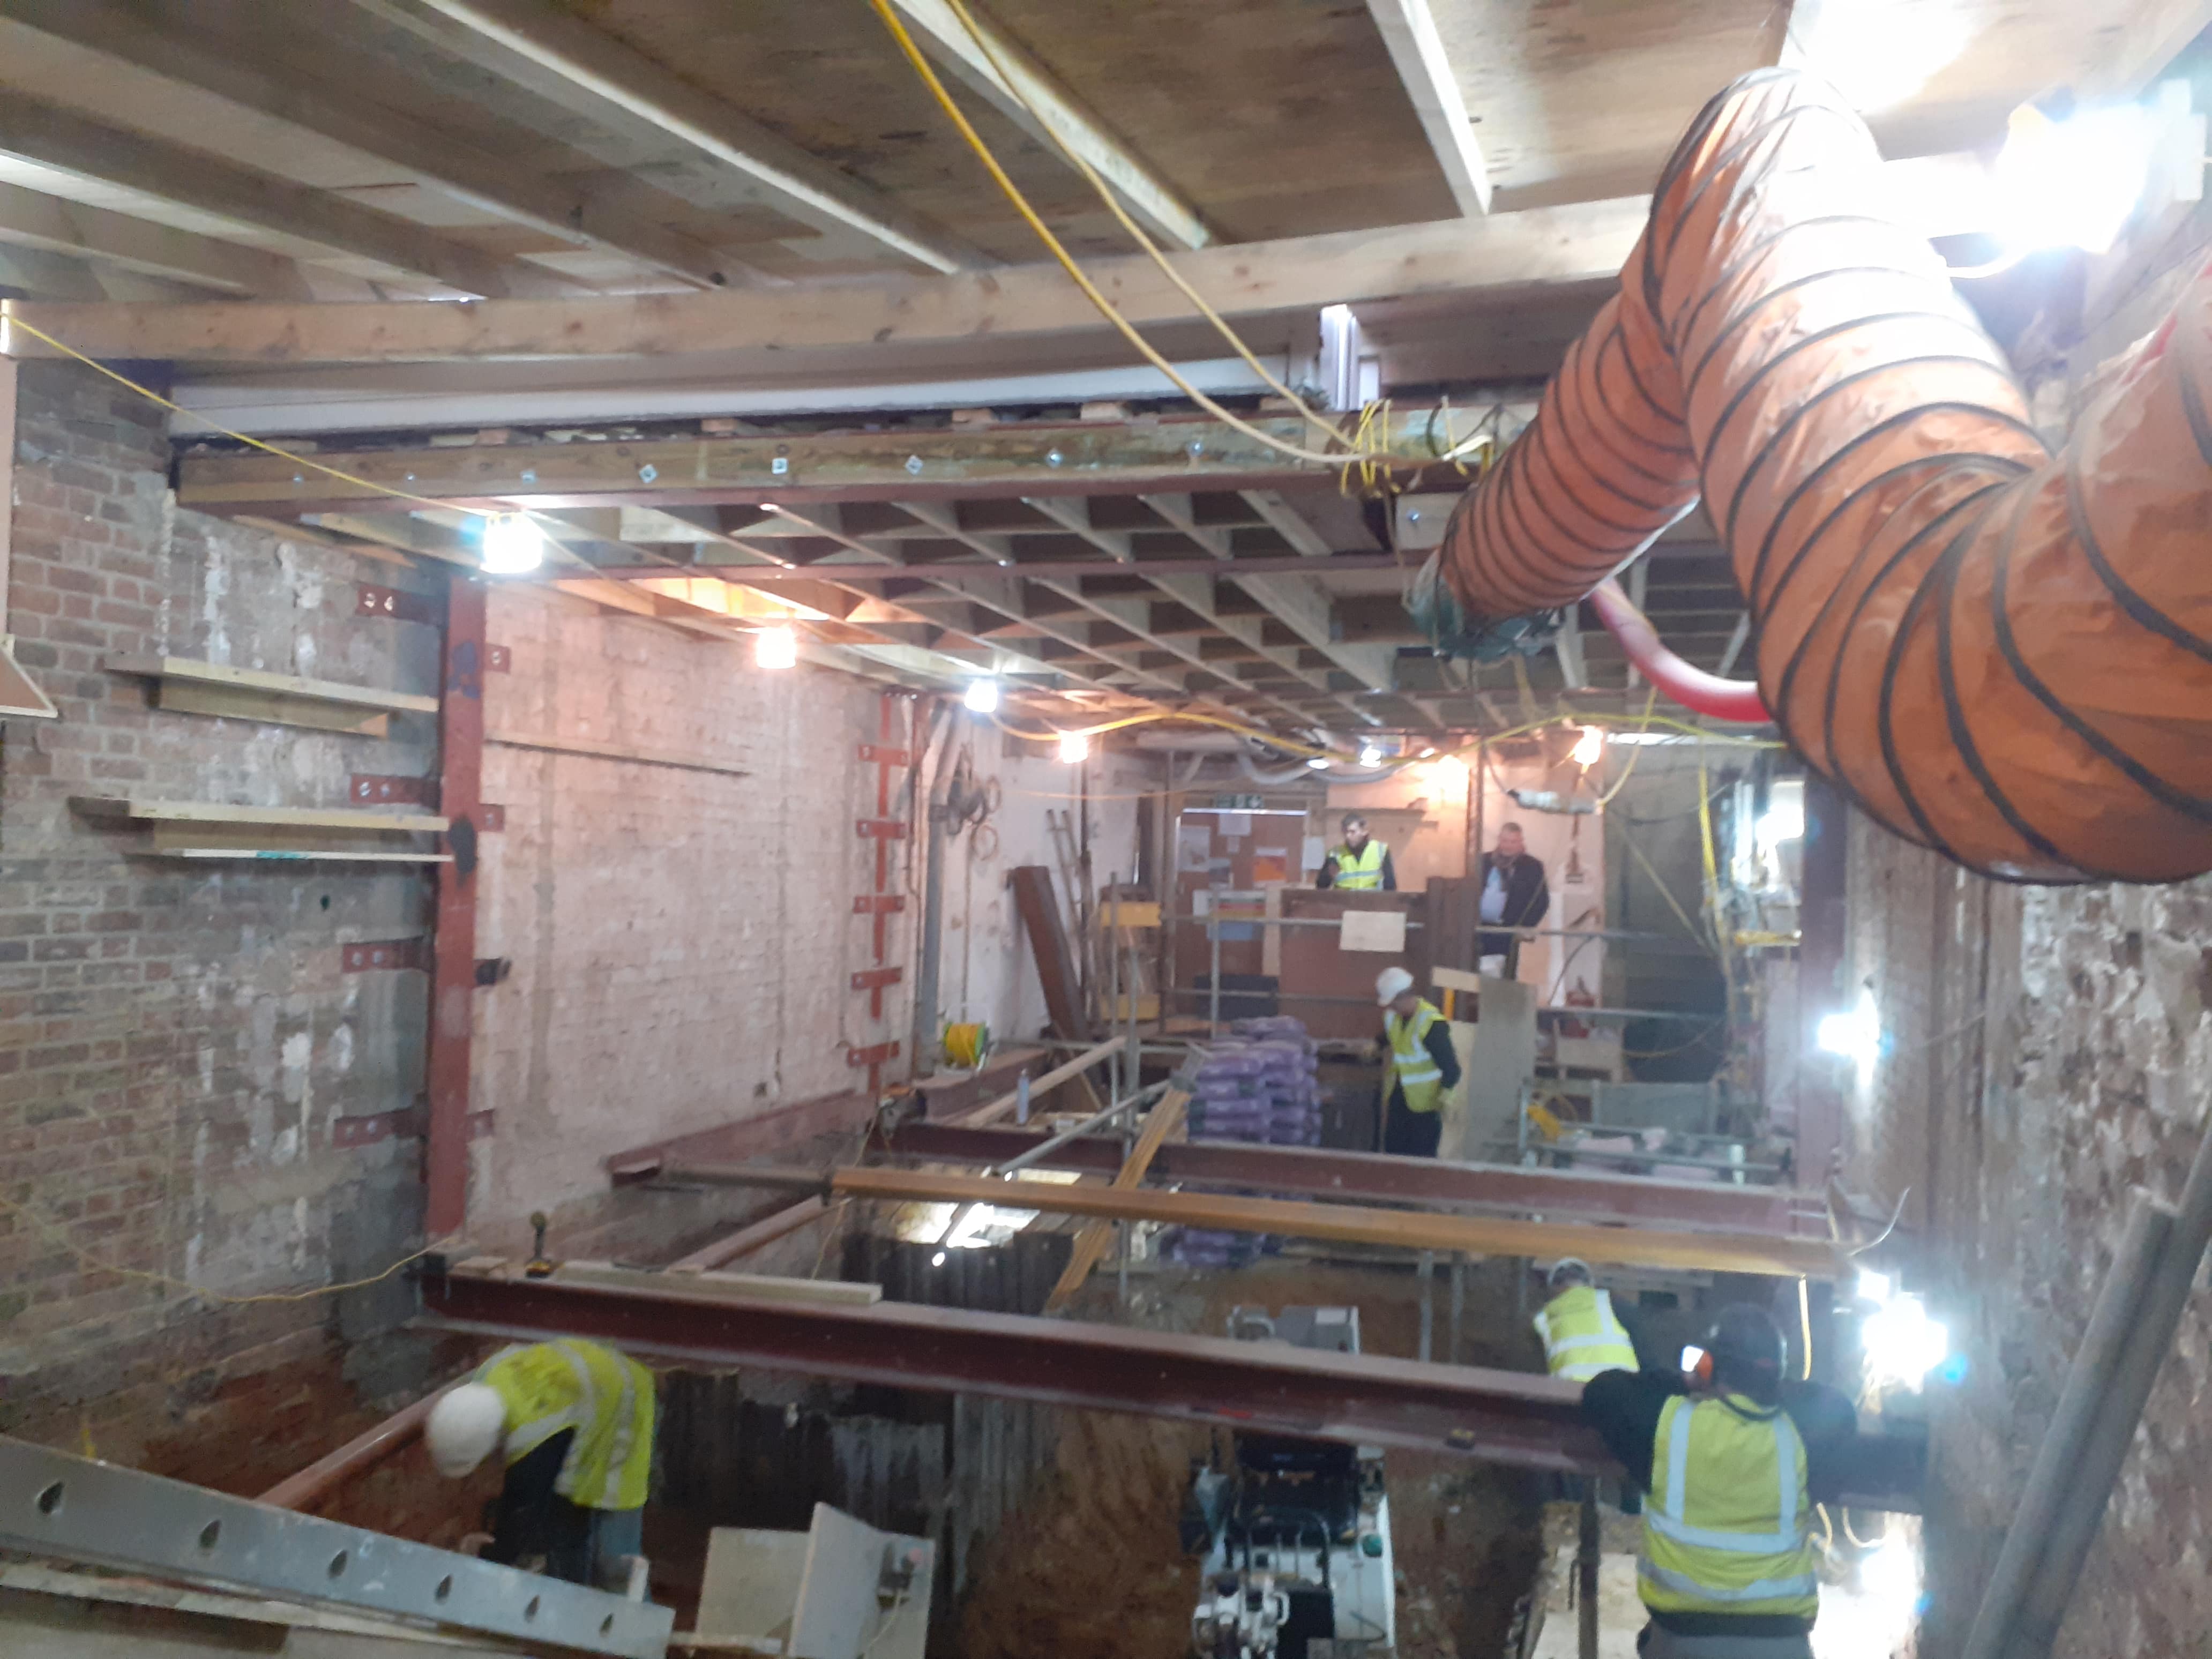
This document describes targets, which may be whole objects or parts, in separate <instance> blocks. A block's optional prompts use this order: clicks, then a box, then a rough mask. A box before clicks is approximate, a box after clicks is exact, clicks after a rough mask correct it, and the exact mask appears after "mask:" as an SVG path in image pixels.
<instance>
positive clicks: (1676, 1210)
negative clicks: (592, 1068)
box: [664, 1122, 1828, 1238]
mask: <svg viewBox="0 0 2212 1659" xmlns="http://www.w3.org/2000/svg"><path fill="white" fill-rule="evenodd" d="M1042 1139H1044V1137H1043V1136H1042V1134H1041V1133H1036V1132H1035V1131H1031V1130H1025V1129H1008V1128H996V1127H987V1128H974V1129H970V1128H963V1127H960V1126H958V1125H957V1124H949V1123H915V1122H910V1123H904V1124H902V1125H900V1126H899V1127H897V1128H896V1129H894V1130H893V1131H892V1132H891V1133H890V1135H889V1136H888V1137H887V1138H886V1139H884V1141H883V1142H881V1143H880V1144H881V1146H882V1147H883V1149H884V1151H886V1152H890V1153H892V1154H893V1155H895V1156H898V1157H902V1158H920V1159H922V1160H924V1161H926V1162H929V1163H934V1164H982V1165H991V1164H1004V1163H1006V1162H1007V1161H1009V1160H1010V1159H1012V1158H1017V1157H1018V1156H1020V1155H1021V1154H1022V1153H1023V1152H1027V1151H1029V1150H1030V1149H1032V1148H1034V1147H1036V1146H1038V1145H1039V1144H1040V1143H1041V1142H1042ZM1036 1164H1037V1167H1038V1168H1040V1169H1046V1170H1079V1171H1081V1172H1083V1173H1085V1174H1091V1175H1109V1176H1110V1175H1112V1174H1113V1173H1114V1171H1115V1170H1118V1169H1120V1168H1121V1142H1120V1140H1118V1139H1111V1138H1108V1137H1103V1136H1101V1137H1086V1138H1085V1139H1080V1140H1072V1141H1069V1142H1067V1143H1066V1145H1065V1146H1062V1147H1060V1149H1059V1150H1058V1151H1056V1152H1053V1153H1052V1154H1051V1155H1050V1156H1049V1157H1047V1158H1040V1159H1038V1160H1036ZM664 1173H665V1176H667V1178H669V1179H671V1180H681V1179H682V1177H683V1170H682V1168H681V1166H680V1165H677V1164H671V1166H670V1167H669V1168H668V1169H667V1170H665V1172H664ZM1152 1176H1153V1179H1154V1180H1156V1181H1159V1182H1176V1183H1179V1184H1182V1185H1188V1186H1208V1187H1212V1186H1220V1187H1241V1188H1261V1189H1263V1190H1265V1191H1268V1192H1275V1193H1291V1194H1298V1195H1300V1196H1303V1197H1308V1198H1340V1199H1357V1200H1367V1201H1375V1202H1381V1203H1396V1204H1424V1205H1428V1204H1434V1205H1450V1206H1466V1207H1468V1208H1470V1209H1479V1210H1492V1211H1499V1212H1510V1213H1517V1214H1527V1215H1543V1216H1580V1217H1584V1218H1589V1219H1591V1220H1596V1221H1633V1222H1640V1223H1649V1224H1651V1225H1658V1226H1678V1227H1686V1228H1692V1229H1695V1230H1697V1231H1706V1232H1741V1233H1753V1234H1757V1235H1759V1237H1767V1238H1791V1237H1817V1238H1826V1237H1828V1228H1827V1224H1826V1220H1825V1218H1823V1216H1822V1213H1821V1200H1820V1195H1819V1194H1806V1193H1801V1192H1799V1191H1798V1190H1797V1189H1796V1188H1794V1187H1735V1186H1729V1185H1727V1184H1725V1183H1723V1182H1690V1181H1656V1180H1647V1179H1644V1178H1641V1177H1637V1176H1603V1175H1591V1174H1588V1173H1586V1172H1584V1171H1582V1170H1530V1169H1523V1168H1522V1167H1520V1166H1519V1165H1517V1164H1452V1163H1446V1162H1443V1161H1441V1160H1439V1159H1437V1158H1394V1157H1392V1156H1391V1155H1389V1153H1387V1152H1325V1151H1321V1150H1318V1149H1316V1148H1311V1147H1305V1146H1248V1145H1245V1144H1243V1143H1242V1142H1237V1141H1188V1142H1176V1143H1171V1144H1170V1145H1168V1146H1163V1147H1161V1148H1160V1152H1159V1156H1158V1158H1155V1159H1154V1160H1153V1161H1152Z"/></svg>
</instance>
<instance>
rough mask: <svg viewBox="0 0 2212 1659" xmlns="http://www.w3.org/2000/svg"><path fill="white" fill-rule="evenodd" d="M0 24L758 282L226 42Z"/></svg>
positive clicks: (43, 13) (550, 219)
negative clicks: (209, 43)
mask: <svg viewBox="0 0 2212 1659" xmlns="http://www.w3.org/2000/svg"><path fill="white" fill-rule="evenodd" d="M0 16H5V17H7V18H9V19H11V20H14V21H16V22H19V23H21V24H24V25H27V26H28V27H31V28H33V29H36V30H37V31H38V32H39V33H42V34H48V35H52V36H54V37H56V38H57V39H59V40H67V41H70V42H71V43H72V44H74V45H76V46H81V47H83V48H86V49H87V50H88V51H92V52H98V53H100V55H101V56H103V57H106V58H113V59H115V60H117V61H118V62H121V63H125V64H131V65H132V66H133V67H135V68H137V69H139V70H145V71H148V72H149V73H151V74H155V75H158V76H162V77H163V78H165V79H167V80H170V81H173V82H179V83H180V84H182V85H185V86H189V87H191V88H196V89H197V90H199V91H201V92H204V93H207V94H210V95H212V96H214V97H216V98H220V99H222V100H223V101H224V102H226V103H229V104H233V105H235V106H238V107H239V108H240V109H245V110H250V111H252V112H253V113H254V114H257V115H261V116H265V117H267V118H270V119H272V120H276V121H282V122H283V123H285V124H287V125H290V126H294V127H298V128H300V129H301V130H302V131H307V132H311V133H313V134H316V135H317V136H319V137H323V138H326V139H329V140H331V142H332V143H339V144H343V145H344V146H346V147H347V148H348V149H354V150H358V151H359V152H360V153H361V154H362V155H368V156H373V157H374V158H375V159H376V160H378V161H384V162H387V163H389V164H391V165H392V166H393V167H399V168H401V169H404V171H406V172H408V173H413V174H415V175H416V177H418V178H420V179H423V180H425V181H426V182H428V183H429V184H431V185H435V186H436V187H437V188H438V189H440V190H441V191H445V192H446V193H447V195H449V196H453V197H458V198H459V199H460V200H462V201H465V202H467V203H469V204H471V205H473V206H476V207H478V208H482V209H483V210H485V211H487V212H490V213H495V214H498V215H500V216H501V217H503V218H507V219H511V220H513V221H515V222H517V223H520V224H526V225H528V226H530V227H532V228H533V229H536V230H539V231H543V232H544V233H545V234H548V235H551V236H556V237H559V238H560V239H562V240H563V241H566V242H568V243H570V244H572V245H591V246H600V247H605V248H607V249H609V250H611V252H617V253H620V254H622V255H623V256H624V257H625V258H632V259H635V260H637V261H638V262H639V263H640V264H645V265H647V266H649V267H651V268H652V269H653V270H658V271H660V272H663V273H664V274H665V275H668V276H677V277H680V278H681V279H683V280H684V281H685V282H687V283H693V284H696V285H700V286H706V287H719V286H720V285H721V284H722V283H725V282H728V281H732V280H739V281H742V280H744V279H745V278H746V277H748V276H757V273H756V272H753V271H751V270H750V268H749V267H747V266H745V265H743V264H738V263H737V262H735V261H732V260H730V259H727V258H724V257H723V256H722V255H720V253H717V252H715V251H714V250H713V249H711V248H708V247H705V246H702V245H701V244H699V243H697V242H696V241H693V240H691V239H690V237H688V236H684V235H681V234H678V233H676V232H674V231H671V230H669V229H667V228H665V227H663V226H660V225H657V224H654V223H652V222H650V221H648V220H646V219H642V218H638V217H635V216H632V215H631V214H629V213H628V212H626V211H624V210H623V209H622V208H620V207H619V206H614V205H610V204H609V203H608V202H607V200H606V199H605V198H604V197H599V196H598V195H594V194H592V193H590V192H587V191H581V190H578V189H576V188H574V187H573V186H572V185H568V184H564V183H562V182H561V181H559V180H556V179H549V178H547V177H545V176H544V175H543V174H542V173H536V172H533V171H532V170H531V168H530V167H528V166H527V165H521V164H518V163H517V162H516V161H514V160H512V159H510V158H507V157H503V156H499V155H492V154H489V153H488V152H486V151H484V150H481V149H477V147H476V146H474V145H473V144H471V143H466V142H465V141H463V140H461V139H459V138H456V137H453V135H452V134H450V133H445V132H438V131H433V130H431V129H429V128H427V127H424V126H422V125H419V124H417V123H416V122H413V121H410V120H409V119H408V118H405V117H404V116H396V115H392V114H391V113H389V112H386V111H383V110H381V109H380V108H379V107H378V106H376V105H375V104H374V103H373V102H371V101H369V100H367V99H365V98H362V97H361V96H359V95H358V94H356V92H354V91H350V90H349V89H348V88H343V87H339V86H332V85H330V84H328V83H319V84H316V85H313V86H310V85H306V84H303V83H302V82H301V81H300V80H299V78H298V76H296V75H295V74H293V73H292V72H290V71H289V70H281V69H277V68H276V67H273V66H270V67H264V66H263V65H261V64H257V63H255V62H253V61H252V60H251V59H250V58H246V57H244V56H241V55H240V48H239V47H238V46H237V44H236V43H235V42H226V43H224V45H223V46H222V49H221V50H220V51H216V50H212V49H210V48H209V47H206V46H201V45H199V44H197V42H195V41H194V40H191V38H189V37H185V36H182V35H180V34H179V33H176V32H175V31H173V30H161V29H156V28H153V27H149V20H148V18H147V17H146V16H145V15H142V14H140V13H137V12H134V11H132V10H131V9H126V8H125V7H124V6H122V5H119V4H115V3H112V0H0ZM516 136H517V137H518V138H520V137H525V136H526V135H524V134H521V133H520V132H518V133H517V135H516Z"/></svg>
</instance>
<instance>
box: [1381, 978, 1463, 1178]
mask: <svg viewBox="0 0 2212 1659" xmlns="http://www.w3.org/2000/svg"><path fill="white" fill-rule="evenodd" d="M1375 995H1376V1000H1377V1001H1378V1002H1379V1003H1380V1004H1381V1005H1382V1006H1383V1010H1384V1012H1383V1151H1384V1152H1395V1153H1397V1154H1398V1155H1399V1156H1400V1157H1401V1158H1434V1157H1435V1156H1436V1155H1437V1143H1438V1142H1439V1141H1441V1140H1442V1139H1443V1133H1444V1114H1443V1104H1444V1097H1445V1096H1447V1095H1449V1093H1450V1092H1451V1091H1453V1090H1454V1089H1456V1088H1458V1087H1459V1055H1458V1054H1455V1053H1454V1052H1453V1050H1452V1043H1451V1024H1450V1022H1449V1021H1448V1020H1446V1019H1445V1018H1444V1017H1443V1015H1442V1014H1440V1013H1438V1012H1437V1011H1436V1009H1435V1008H1434V1007H1433V1006H1431V1005H1430V1004H1429V1003H1426V1002H1425V1001H1423V1000H1421V998H1420V995H1419V994H1418V993H1417V992H1416V991H1415V990H1414V989H1413V975H1411V974H1409V973H1407V971H1406V970H1405V969H1403V968H1385V969H1383V971H1382V973H1381V974H1380V975H1377V976H1376V981H1375Z"/></svg>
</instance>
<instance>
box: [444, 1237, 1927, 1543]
mask: <svg viewBox="0 0 2212 1659" xmlns="http://www.w3.org/2000/svg"><path fill="white" fill-rule="evenodd" d="M422 1301H423V1307H424V1310H425V1317H424V1319H423V1320H422V1322H423V1323H427V1324H429V1325H431V1326H433V1327H435V1328H440V1329H445V1330H455V1331H465V1332H468V1333H471V1334H476V1335H481V1336H489V1337H499V1338H505V1339H511V1340H522V1341H529V1340H538V1339H543V1338H544V1337H548V1336H552V1335H556V1334H560V1335H572V1336H590V1337H596V1338H599V1339H600V1340H605V1341H607V1342H610V1343H612V1344H614V1345H615V1346H618V1347H621V1348H623V1349H624V1350H626V1351H627V1352H631V1353H634V1354H639V1355H651V1356H653V1357H656V1358H663V1359H669V1360H673V1361H676V1362H678V1364H688V1365H694V1366H698V1367H701V1368H713V1369H729V1368H732V1367H742V1366H755V1367H758V1368H760V1369H763V1370H775V1371H787V1372H793V1373H797V1374H799V1375H801V1376H827V1377H835V1378H839V1379H842V1380H844V1381H848V1382H855V1383H879V1384H882V1385H884V1386H885V1387H890V1388H907V1389H929V1390H933V1391H937V1392H943V1393H966V1394H980V1395H990V1396H994V1397H996V1398H1000V1399H1006V1400H1028V1401H1035V1402H1036V1403H1038V1404H1042V1405H1048V1406H1057V1407H1073V1408H1077V1409H1081V1410H1089V1411H1112V1412H1135V1413H1142V1414H1145V1415H1147V1416H1152V1417H1167V1418H1175V1419H1182V1420H1183V1421H1187V1422H1196V1423H1208V1424H1216V1425H1226V1426H1229V1427H1231V1428H1236V1429H1239V1430H1244V1431H1264V1432H1267V1433H1274V1434H1294V1435H1302V1436H1305V1437H1309V1438H1312V1439H1317V1440H1334V1441H1343V1442H1347V1443H1352V1444H1356V1445H1367V1446H1385V1447H1389V1446H1401V1447H1407V1448H1409V1449H1417V1450H1426V1451H1443V1452H1455V1453H1459V1454H1461V1455H1466V1456H1468V1457H1475V1458H1481V1459H1484V1460H1486V1461H1488V1462H1498V1463H1507V1464H1512V1465H1516V1466H1517V1467H1520V1468H1536V1469H1550V1470H1555V1471H1559V1472H1560V1473H1565V1474H1619V1473H1620V1470H1619V1467H1618V1466H1617V1465H1616V1464H1614V1463H1613V1460H1612V1459H1611V1458H1610V1457H1609V1456H1608V1455H1607V1454H1606V1452H1605V1449H1604V1447H1603V1445H1602V1444H1601V1443H1600V1441H1599V1440H1598V1437H1597V1436H1596V1434H1595V1432H1594V1431H1592V1430H1590V1429H1589V1427H1588V1426H1587V1425H1584V1424H1583V1421H1582V1419H1581V1405H1580V1401H1581V1389H1580V1388H1579V1386H1578V1385H1577V1384H1575V1383H1561V1382H1555V1381H1553V1379H1552V1378H1550V1377H1547V1376H1534V1375H1531V1374H1528V1373H1526V1372H1520V1371H1499V1370H1481V1369H1478V1368H1475V1367H1472V1366H1463V1365H1437V1364H1422V1363H1420V1362H1419V1361H1416V1360H1409V1359H1390V1358H1382V1357H1380V1356H1378V1355H1374V1354H1338V1353H1324V1352H1319V1351H1316V1350H1313V1349H1305V1348H1291V1347H1288V1346H1282V1345H1279V1344H1274V1343H1257V1342H1236V1341H1231V1340H1227V1339H1225V1338H1220V1337H1206V1336H1182V1335H1175V1334H1167V1333H1164V1332H1158V1331H1144V1330H1133V1329H1129V1328H1124V1327H1121V1326H1112V1325H1090V1324H1084V1323H1080V1322H1075V1321H1071V1320H1057V1319H1030V1318H1024V1317H1021V1316H1016V1315H1011V1314H988V1313H971V1312H968V1311H966V1310H961V1309H954V1308H933V1307H925V1306H921V1305H920V1304H914V1303H902V1302H879V1303H877V1304H873V1305H872V1306H868V1307H835V1306H821V1305H816V1304H806V1303H792V1302H768V1301H737V1300H732V1301H730V1302H719V1301H718V1302H715V1303H712V1304H705V1303H701V1302H698V1301H696V1300H682V1299H678V1298H676V1297H659V1296H653V1295H651V1294H648V1293H645V1292H641V1291H607V1290H599V1289H593V1288H587V1287H585V1286H580V1285H559V1284H555V1283H552V1282H550V1281H545V1280H529V1279H495V1278H491V1277H489V1276H487V1275H484V1274H481V1273H459V1272H453V1273H443V1274H435V1273H434V1274H431V1275H428V1276H427V1277H426V1278H425V1279H423V1280H422ZM1923 1461H1924V1454H1923V1449H1921V1448H1920V1447H1918V1446H1917V1445H1916V1444H1914V1443H1912V1442H1911V1441H1909V1440H1903V1439H1899V1440H1888V1439H1882V1438H1877V1437H1862V1439H1861V1442H1860V1444H1859V1445H1858V1447H1857V1449H1855V1451H1854V1453H1853V1455H1852V1456H1851V1459H1850V1468H1851V1469H1852V1472H1853V1490H1852V1491H1851V1492H1850V1493H1849V1494H1847V1498H1846V1501H1848V1502H1849V1503H1850V1504H1853V1505H1854V1506H1857V1507H1861V1508H1868V1509H1899V1510H1914V1509H1917V1507H1918V1502H1919V1500H1918V1493H1919V1491H1920V1486H1921V1479H1922V1464H1923Z"/></svg>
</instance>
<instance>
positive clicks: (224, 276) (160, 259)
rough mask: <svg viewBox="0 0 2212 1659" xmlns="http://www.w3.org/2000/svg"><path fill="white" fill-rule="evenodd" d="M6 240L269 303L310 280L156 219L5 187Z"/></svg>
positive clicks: (274, 261) (288, 264) (270, 257)
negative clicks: (139, 217)
mask: <svg viewBox="0 0 2212 1659" xmlns="http://www.w3.org/2000/svg"><path fill="white" fill-rule="evenodd" d="M0 243H5V244H7V245H8V246H10V247H27V248H37V249H40V250H42V251H43V252H48V253H62V254H68V255H70V256H72V257H74V258H81V259H88V260H91V261H93V262H94V264H101V265H112V266H114V267H116V268H118V270H133V271H137V272H140V273H142V274H143V275H145V276H158V277H161V278H163V279H164V280H166V281H168V282H173V283H191V284H192V285H193V286H194V287H196V288H205V289H217V290H220V291H222V292H226V293H232V294H240V295H252V296H254V297H257V298H261V299H270V300H303V299H306V298H307V283H306V281H305V280H304V279H303V278H302V277H301V275H300V270H299V267H298V266H297V265H295V264H293V262H292V261H291V260H289V259H287V258H283V257H282V256H281V255H278V254H274V253H265V252H262V251H261V250H260V249H259V248H251V247H241V246H239V245H238V244H236V243H234V242H221V241H217V240H216V239H215V238H213V237H211V236H202V235H199V234H197V233H195V232H192V231H189V230H179V229H177V228H175V227H174V226H172V225H161V224H156V223H155V222H153V221H152V220H150V219H134V218H132V217H131V216H130V215H128V214H124V213H115V212H111V211H110V210H107V209H106V208H97V207H88V206H87V205H86V204H83V203H82V202H70V201H65V200H64V199H63V198H62V197H58V196H47V195H45V194H43V193H41V192H40V191H35V190H26V189H24V188H23V187H22V186H21V185H9V184H0Z"/></svg>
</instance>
